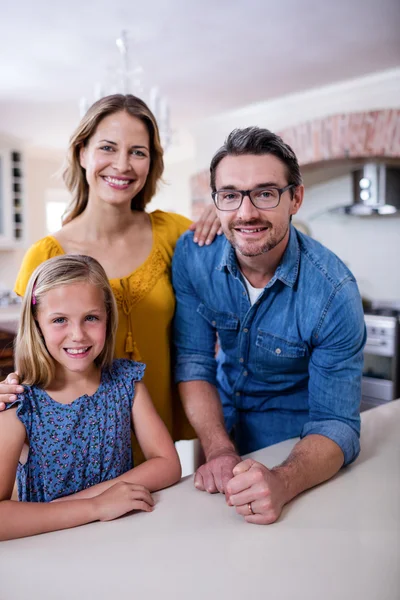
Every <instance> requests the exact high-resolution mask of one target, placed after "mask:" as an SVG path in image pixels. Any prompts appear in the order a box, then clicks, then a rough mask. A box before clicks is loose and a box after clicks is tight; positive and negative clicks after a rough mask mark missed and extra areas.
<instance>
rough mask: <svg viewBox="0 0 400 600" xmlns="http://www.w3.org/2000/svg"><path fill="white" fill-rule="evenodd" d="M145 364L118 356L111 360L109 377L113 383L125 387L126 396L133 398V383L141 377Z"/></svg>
mask: <svg viewBox="0 0 400 600" xmlns="http://www.w3.org/2000/svg"><path fill="white" fill-rule="evenodd" d="M145 369H146V365H145V364H144V363H141V362H136V361H134V360H128V359H126V358H118V359H115V360H114V361H113V364H112V367H111V372H110V375H111V378H112V380H113V381H114V382H115V384H116V385H117V386H118V387H119V388H121V387H124V388H125V389H126V392H127V395H128V398H130V399H131V400H133V397H134V395H135V383H136V382H138V381H141V380H142V379H143V375H144V371H145Z"/></svg>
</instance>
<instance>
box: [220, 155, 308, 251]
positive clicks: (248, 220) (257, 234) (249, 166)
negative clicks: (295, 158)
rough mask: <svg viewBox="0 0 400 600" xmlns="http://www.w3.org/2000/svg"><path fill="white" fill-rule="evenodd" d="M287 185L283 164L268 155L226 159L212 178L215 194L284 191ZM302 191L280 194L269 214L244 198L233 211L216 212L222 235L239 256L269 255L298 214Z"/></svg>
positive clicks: (301, 187) (246, 197) (295, 190)
mask: <svg viewBox="0 0 400 600" xmlns="http://www.w3.org/2000/svg"><path fill="white" fill-rule="evenodd" d="M288 183H289V182H288V180H287V173H286V167H285V165H284V163H282V162H281V161H280V160H279V159H278V158H276V157H275V156H273V155H271V154H263V155H254V154H245V155H242V156H226V157H225V158H223V159H222V160H221V162H220V163H219V165H218V167H217V170H216V178H215V184H216V189H217V191H218V190H222V189H224V190H225V189H232V190H253V189H255V188H260V187H277V188H284V187H286V186H287V185H288ZM293 191H294V198H293V199H292V195H291V192H293ZM303 191H304V190H303V186H298V187H297V188H292V190H287V191H286V192H284V193H283V194H282V196H281V200H280V202H279V205H278V206H277V207H276V208H273V209H269V210H261V209H258V208H256V207H255V206H254V205H253V204H252V203H251V201H250V198H249V197H248V196H245V197H244V198H243V202H242V205H241V206H240V208H238V209H237V210H234V211H232V212H228V211H222V210H219V211H218V215H219V218H220V220H221V227H222V230H223V232H224V234H225V235H226V237H227V239H228V240H229V242H230V243H231V244H232V246H233V247H234V248H235V249H236V251H237V252H239V253H240V254H241V255H243V256H249V257H251V256H259V255H260V254H264V253H265V252H269V251H270V250H272V249H273V248H275V247H276V246H278V244H280V243H281V242H282V241H283V240H285V239H287V237H288V235H289V223H290V216H291V215H294V214H296V213H297V211H298V210H299V208H300V206H301V202H302V199H303Z"/></svg>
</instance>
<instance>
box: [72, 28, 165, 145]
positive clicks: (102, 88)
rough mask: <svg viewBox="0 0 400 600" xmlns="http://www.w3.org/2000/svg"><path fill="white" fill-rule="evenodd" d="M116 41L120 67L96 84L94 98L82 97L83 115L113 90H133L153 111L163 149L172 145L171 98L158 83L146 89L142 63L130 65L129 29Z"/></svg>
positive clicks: (114, 91) (128, 92) (81, 111)
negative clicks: (140, 64)
mask: <svg viewBox="0 0 400 600" xmlns="http://www.w3.org/2000/svg"><path fill="white" fill-rule="evenodd" d="M116 45H117V48H118V50H119V53H120V67H119V68H118V69H116V70H115V69H112V73H111V72H110V74H109V76H108V77H107V81H106V82H105V83H104V84H102V83H96V84H95V86H94V93H93V100H92V101H90V100H88V99H87V98H86V97H83V98H81V99H80V102H79V112H80V116H81V117H83V115H84V114H85V113H86V112H87V110H88V108H89V107H90V106H91V104H93V102H96V101H97V100H100V98H103V97H104V96H108V95H110V94H134V95H135V96H138V97H140V98H141V99H142V100H144V101H145V102H146V103H147V105H148V106H149V108H150V110H151V111H152V113H153V114H154V116H155V118H156V120H157V124H158V128H159V131H160V138H161V145H162V146H163V148H164V150H167V149H168V148H169V146H170V145H171V138H172V131H171V125H170V112H169V106H168V102H167V100H166V98H165V97H163V96H162V95H161V94H160V90H159V88H158V87H157V86H153V87H151V88H150V90H149V91H148V92H146V90H145V88H144V86H143V82H142V77H143V68H142V67H141V66H139V65H137V66H135V67H133V68H132V67H131V63H130V56H129V47H128V35H127V32H126V31H122V32H121V35H120V37H119V38H117V39H116Z"/></svg>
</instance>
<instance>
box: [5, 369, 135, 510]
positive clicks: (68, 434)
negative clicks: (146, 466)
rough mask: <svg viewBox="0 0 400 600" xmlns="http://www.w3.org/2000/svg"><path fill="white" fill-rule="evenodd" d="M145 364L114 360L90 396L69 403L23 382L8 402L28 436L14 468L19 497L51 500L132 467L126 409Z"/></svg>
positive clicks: (111, 477) (130, 406)
mask: <svg viewBox="0 0 400 600" xmlns="http://www.w3.org/2000/svg"><path fill="white" fill-rule="evenodd" d="M144 369H145V365H144V364H142V363H138V362H134V361H130V360H125V359H118V360H114V362H113V364H112V367H111V369H110V370H104V371H103V372H102V376H101V382H100V386H99V388H98V389H97V391H96V392H95V393H94V394H93V396H88V395H87V394H85V395H84V396H81V397H80V398H77V399H76V400H74V401H73V402H71V404H60V403H59V402H56V401H55V400H53V399H52V398H50V396H49V395H48V394H47V393H46V392H45V391H44V390H42V389H40V388H38V387H36V386H24V387H25V391H24V393H23V394H19V395H18V397H17V400H16V401H15V402H14V403H13V404H10V405H9V407H8V408H11V407H12V406H15V405H16V404H17V405H18V408H17V416H18V417H19V419H20V421H21V422H22V423H23V424H24V426H25V429H26V432H27V436H28V440H29V454H28V459H27V462H26V463H25V464H24V465H22V464H21V463H20V464H19V465H18V470H17V483H18V496H19V499H20V500H22V501H25V502H50V501H51V500H55V499H56V498H60V497H61V496H67V495H69V494H74V493H75V492H79V491H80V490H83V489H85V488H88V487H91V486H92V485H95V484H97V483H101V482H102V481H107V480H109V479H113V478H114V477H118V476H119V475H122V474H123V473H125V472H126V471H129V469H132V467H133V459H132V450H131V409H132V403H133V397H134V394H135V382H136V381H140V380H141V379H142V377H143V374H144Z"/></svg>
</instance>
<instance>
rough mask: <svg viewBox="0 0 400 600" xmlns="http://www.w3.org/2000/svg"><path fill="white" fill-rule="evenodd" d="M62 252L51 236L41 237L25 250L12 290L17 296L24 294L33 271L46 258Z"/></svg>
mask: <svg viewBox="0 0 400 600" xmlns="http://www.w3.org/2000/svg"><path fill="white" fill-rule="evenodd" d="M60 254H64V251H63V249H62V248H61V246H60V245H59V244H58V242H57V240H56V239H55V238H53V237H52V236H47V237H45V238H42V239H41V240H39V241H38V242H36V244H33V246H31V247H30V248H29V250H28V251H27V252H26V254H25V256H24V258H23V260H22V264H21V267H20V270H19V273H18V276H17V280H16V282H15V286H14V291H15V293H16V294H18V296H23V295H24V294H25V290H26V286H27V285H28V281H29V279H30V276H31V275H32V273H33V271H34V270H35V269H36V267H38V266H39V265H41V264H42V263H43V262H44V261H45V260H47V259H48V258H53V256H59V255H60Z"/></svg>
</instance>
